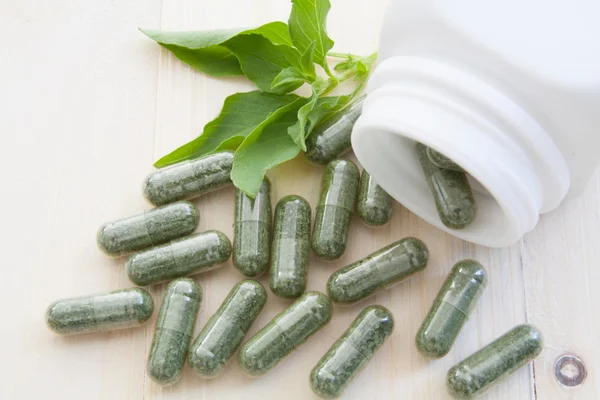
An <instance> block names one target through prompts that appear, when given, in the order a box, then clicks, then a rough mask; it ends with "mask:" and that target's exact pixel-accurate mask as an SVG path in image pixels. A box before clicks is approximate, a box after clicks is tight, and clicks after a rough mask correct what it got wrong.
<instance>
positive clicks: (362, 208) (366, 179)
mask: <svg viewBox="0 0 600 400" xmlns="http://www.w3.org/2000/svg"><path fill="white" fill-rule="evenodd" d="M393 208H394V199H392V196H390V195H389V194H388V193H387V192H386V191H385V190H383V188H382V187H381V186H379V185H378V184H377V183H376V182H375V181H374V180H373V178H372V177H371V175H369V173H368V172H367V171H365V170H364V169H363V171H362V174H361V176H360V187H359V189H358V202H357V204H356V213H357V214H358V217H359V218H360V220H361V221H362V222H364V223H365V225H368V226H382V225H385V224H387V223H388V222H390V219H392V210H393Z"/></svg>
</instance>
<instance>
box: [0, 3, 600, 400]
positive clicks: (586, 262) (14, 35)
mask: <svg viewBox="0 0 600 400" xmlns="http://www.w3.org/2000/svg"><path fill="white" fill-rule="evenodd" d="M332 3H333V9H332V12H331V15H330V23H329V32H330V34H331V36H332V37H333V38H335V39H336V40H337V42H336V47H335V50H336V51H340V52H343V51H350V50H352V52H356V53H370V52H371V51H373V50H374V49H375V48H376V47H377V40H378V31H379V26H380V23H381V19H382V17H383V14H384V11H385V3H386V2H385V1H384V0H373V1H370V2H368V6H366V3H365V2H364V1H360V0H345V1H342V0H334V1H332ZM288 13H289V4H288V2H287V1H283V0H261V1H251V0H220V1H218V2H205V1H192V0H162V1H159V0H145V1H142V0H130V1H128V2H114V1H112V2H104V1H93V2H75V1H69V0H58V1H54V2H51V3H48V4H46V2H41V1H36V0H26V1H20V2H10V3H9V2H8V1H0V32H1V33H3V34H4V37H5V38H6V40H5V43H4V45H5V48H4V54H5V59H4V60H5V61H4V62H3V63H2V64H0V71H1V72H2V74H1V75H0V76H1V77H2V78H0V79H2V82H1V83H2V85H1V87H2V91H1V92H0V93H1V94H0V100H1V105H2V107H1V108H0V132H1V135H2V144H3V146H2V149H3V150H5V151H4V152H3V155H4V163H3V166H4V169H5V172H4V174H3V175H2V181H3V182H4V184H3V185H2V186H1V189H0V190H2V199H3V203H2V205H3V207H2V208H1V210H2V211H0V212H1V216H2V219H1V221H2V222H3V226H2V227H3V229H2V233H1V235H2V240H1V243H2V250H3V251H4V253H5V254H6V256H5V257H4V262H3V263H2V264H3V268H4V282H5V284H4V287H3V291H2V299H3V300H4V301H5V306H4V309H3V311H4V323H3V326H2V330H1V331H0V337H1V338H2V340H3V345H4V346H3V355H4V356H5V357H4V360H5V362H4V363H3V367H1V368H2V369H1V370H2V375H1V376H2V378H3V379H2V384H1V385H0V398H2V399H30V398H61V399H80V398H87V399H125V398H127V399H140V398H143V399H207V400H208V399H216V398H223V399H230V398H231V399H237V398H240V399H248V400H250V399H261V400H266V399H279V398H287V399H310V398H313V397H314V396H313V394H312V392H311V391H310V388H309V385H308V374H309V372H310V370H311V368H312V367H313V366H314V365H315V364H316V362H317V360H318V359H319V358H320V357H321V356H322V355H323V354H324V353H325V351H326V350H327V349H328V348H329V346H330V345H331V344H332V343H333V342H334V341H335V340H336V338H337V337H339V336H340V335H341V333H342V332H343V331H344V330H345V328H346V327H347V326H348V324H349V323H350V322H351V321H352V320H353V319H354V318H355V317H356V315H357V314H358V313H359V312H360V310H361V309H362V308H364V307H365V306H366V305H369V304H382V305H384V306H386V307H388V308H389V309H390V310H391V311H392V313H393V314H394V316H395V320H396V329H395V331H394V333H393V335H392V337H391V339H390V340H389V341H388V342H387V343H386V344H385V345H384V347H383V348H382V349H381V351H380V352H379V353H378V354H377V355H376V356H375V358H374V359H373V360H372V362H371V363H370V364H369V365H368V367H367V368H366V369H365V370H364V371H363V373H362V374H361V375H360V376H359V377H358V378H357V379H356V381H355V382H354V383H353V384H352V386H351V387H350V388H349V389H348V391H347V392H346V393H345V396H344V398H345V399H364V398H369V399H392V398H402V399H432V400H439V399H446V398H448V395H447V394H446V390H445V386H444V382H445V375H446V371H447V370H448V369H449V368H450V367H451V366H452V365H453V364H454V363H456V362H458V361H459V360H461V359H462V358H464V357H466V356H467V355H469V354H470V353H472V352H474V351H475V350H477V349H478V348H480V347H481V346H483V345H484V344H486V343H488V342H489V341H491V340H493V339H494V338H496V337H497V336H499V335H501V334H502V333H504V332H506V331H507V330H509V329H510V328H512V327H513V326H514V325H517V324H519V323H523V322H526V321H529V322H532V323H534V324H536V325H537V326H538V327H539V328H541V329H542V331H543V332H544V333H545V337H546V348H545V350H544V352H543V353H542V355H541V357H540V358H539V359H538V360H537V361H536V362H535V364H534V368H532V367H531V366H529V367H526V368H523V369H521V370H520V371H518V372H517V373H516V374H514V375H513V376H511V377H510V378H509V379H507V380H506V381H504V382H503V383H502V384H500V385H499V386H497V387H495V388H494V389H493V390H491V391H490V392H489V393H487V395H486V397H485V398H486V399H489V400H500V399H502V400H503V399H508V398H510V399H514V400H517V399H529V400H532V399H536V398H537V399H544V400H545V399H551V400H553V399H558V400H562V399H584V400H592V399H597V398H600V387H599V385H600V383H599V381H598V379H597V378H596V377H595V376H594V371H595V363H597V362H598V361H600V345H599V344H598V337H599V334H600V322H599V321H598V318H597V315H596V314H597V313H596V312H594V306H595V305H596V304H599V303H600V294H599V291H597V290H595V287H594V284H596V283H597V282H600V272H599V269H598V268H597V265H598V264H599V262H600V247H599V246H598V241H599V240H600V217H599V210H600V208H599V203H598V189H599V187H598V185H599V183H600V181H598V180H597V181H595V182H594V183H593V184H592V185H590V187H589V188H588V190H587V192H586V193H585V194H584V195H583V196H582V197H581V198H580V199H577V200H575V201H572V202H571V203H569V204H565V205H564V206H562V207H561V208H560V209H559V210H558V211H556V212H554V213H552V214H551V215H548V216H544V217H543V218H542V219H541V221H540V224H539V226H538V227H537V228H536V230H535V231H534V232H532V233H531V234H529V235H527V236H526V237H525V239H524V240H523V241H521V242H520V243H518V244H516V245H514V246H512V247H510V248H506V249H494V250H492V249H487V248H483V247H479V246H475V245H471V244H469V243H466V242H463V241H460V240H458V239H456V238H453V237H451V236H449V235H447V234H444V233H443V232H441V231H439V230H437V229H435V228H434V227H432V226H430V225H428V224H427V223H425V222H423V221H422V220H420V219H419V218H418V217H416V216H415V215H413V214H412V213H410V212H408V211H407V210H406V209H404V208H403V207H402V206H401V205H399V204H396V206H395V210H394V212H395V214H394V217H393V221H392V222H391V224H389V225H387V226H386V227H383V228H378V229H371V228H367V227H365V226H363V225H362V224H361V223H360V222H359V221H358V220H355V221H354V222H353V226H352V232H351V240H350V246H349V250H348V252H347V254H346V255H345V256H344V258H343V259H342V260H340V261H338V262H335V263H324V262H322V261H319V260H317V259H316V258H314V257H313V258H312V259H311V265H310V274H309V288H310V289H315V290H324V288H325V282H326V280H327V278H328V276H329V275H330V274H331V273H332V272H333V271H334V270H335V269H337V268H338V267H341V266H343V265H345V264H347V263H349V262H352V261H354V260H357V259H359V258H361V257H363V256H365V255H367V254H369V253H371V252H373V251H375V250H377V249H379V248H381V247H383V246H384V245H386V244H388V243H390V242H392V241H395V240H398V239H400V238H402V237H405V236H417V237H419V238H421V239H422V240H424V241H425V243H427V244H428V246H429V248H430V251H431V261H430V265H429V266H428V267H427V268H426V269H425V271H424V273H422V274H420V275H418V276H415V277H413V278H412V279H410V280H409V281H407V282H404V283H401V284H400V285H398V286H397V287H394V288H393V289H391V290H388V291H386V292H384V293H381V294H379V295H377V296H376V297H374V298H371V299H369V300H367V301H365V302H363V303H360V304H357V305H355V306H351V307H346V308H336V310H335V316H334V319H333V321H332V323H331V324H329V325H328V326H327V327H326V328H325V329H324V330H323V331H321V332H320V333H318V335H317V336H316V337H315V338H313V340H311V341H310V342H309V343H307V344H306V345H305V346H303V347H301V348H300V349H299V350H298V351H296V352H295V353H294V354H292V355H291V356H290V357H289V358H288V359H287V360H285V361H284V362H283V363H282V364H281V365H280V366H279V367H277V368H276V369H275V370H273V371H272V372H271V373H270V374H269V375H267V376H265V377H264V378H261V379H251V378H248V377H245V376H244V375H243V374H242V373H241V371H240V369H239V368H238V367H237V365H236V363H235V362H232V363H230V364H229V365H228V366H227V368H226V370H225V372H224V374H223V375H222V376H221V377H219V378H217V379H212V380H202V379H200V378H197V377H196V376H194V375H193V374H192V373H191V371H190V370H189V368H188V367H187V366H186V369H185V372H184V377H183V380H182V381H181V382H180V383H179V384H177V385H175V386H173V387H169V388H161V387H159V386H158V385H156V384H154V383H153V382H152V381H150V379H149V378H148V377H147V375H146V373H145V358H146V355H147V352H148V349H149V346H150V342H151V338H152V332H153V326H154V321H155V317H154V318H153V319H152V320H151V322H150V323H149V324H148V325H146V326H145V327H144V328H140V329H132V330H125V331H121V332H115V333H106V334H93V335H86V336H80V337H70V338H61V337H56V336H54V335H53V334H51V333H50V332H49V331H47V330H46V328H45V327H44V323H43V316H44V310H45V308H46V306H47V305H48V304H49V303H50V302H51V301H53V300H55V299H57V298H61V297H70V296H75V295H81V294H87V293H94V292H101V291H106V290H111V289H117V288H124V287H128V286H131V284H130V283H129V281H128V280H127V277H126V275H125V273H124V271H123V263H124V260H123V259H122V258H121V259H108V258H106V257H105V256H104V255H103V254H101V253H100V251H99V250H98V249H97V248H96V246H95V243H94V240H95V232H96V229H97V228H98V227H99V226H100V224H101V223H103V222H105V221H107V220H112V219H116V218H119V217H124V216H127V215H130V214H134V213H138V212H140V211H142V210H144V209H147V208H149V207H150V206H149V205H148V204H147V203H145V202H144V200H143V199H142V196H141V190H140V186H141V182H142V180H143V178H144V177H145V175H146V174H148V173H149V172H151V171H152V168H151V164H152V162H153V161H154V160H156V159H157V158H158V157H160V156H162V155H164V154H165V153H167V152H169V151H171V150H172V149H174V148H175V147H177V146H179V145H180V144H182V143H184V142H186V141H188V140H190V139H192V138H194V137H195V136H197V135H198V134H199V133H200V132H201V130H202V127H203V125H204V124H205V123H206V122H208V121H209V120H211V119H212V118H214V116H215V115H216V114H217V113H218V112H219V109H220V107H221V105H222V103H223V99H224V98H225V97H226V96H228V95H230V94H232V93H234V92H237V91H246V90H251V89H252V88H253V87H252V85H251V84H249V83H248V82H246V81H244V80H243V79H237V78H235V79H231V78H228V79H214V78H210V77H206V76H204V75H202V74H200V73H198V72H196V71H193V70H191V69H190V68H188V67H186V66H185V65H183V64H182V63H180V62H179V61H178V60H177V59H176V58H175V57H173V56H172V55H170V54H169V53H168V52H167V51H164V50H162V49H159V47H158V46H157V45H156V44H154V43H152V42H151V41H150V40H148V39H146V38H145V37H144V36H143V35H142V34H140V33H139V32H138V31H137V29H136V28H137V27H138V26H141V27H146V28H156V27H160V28H163V29H172V30H187V29H211V28H227V27H231V26H252V25H258V24H262V23H265V22H269V21H272V20H286V19H287V15H288ZM351 158H352V159H353V157H351ZM320 173H321V169H320V168H319V167H315V166H311V165H309V164H308V163H306V162H305V161H304V160H303V159H302V157H299V158H298V159H296V160H293V161H291V162H288V163H286V164H284V165H282V166H280V167H278V168H276V169H275V170H273V171H271V172H270V174H269V176H270V178H271V180H272V182H273V204H275V202H276V201H277V200H278V199H279V198H281V197H283V196H285V195H287V194H299V195H302V196H304V197H305V198H306V199H307V200H308V201H309V202H310V203H311V204H312V205H314V204H315V203H316V200H317V196H318V190H319V189H318V186H319V177H320ZM196 204H197V205H198V206H199V208H200V211H201V215H202V221H201V224H200V227H199V230H200V231H202V230H205V229H209V228H210V229H219V230H222V231H223V232H225V233H226V234H227V235H228V236H230V237H231V235H232V233H233V231H232V223H233V189H225V190H221V191H219V192H215V193H212V194H209V195H207V196H205V197H202V198H201V199H199V200H197V201H196ZM464 258H475V259H477V260H479V261H480V262H481V263H482V264H483V265H485V266H486V267H487V270H488V272H489V276H490V284H489V286H488V288H487V289H486V291H485V292H484V295H483V296H482V298H481V301H480V302H479V304H478V306H477V308H476V310H475V312H474V313H473V316H472V318H471V320H470V321H469V322H468V323H467V325H466V326H465V329H464V331H463V333H462V334H461V336H460V337H459V339H458V341H457V343H456V345H455V346H454V348H453V349H452V351H451V352H450V354H449V355H448V356H446V357H445V358H443V359H442V360H438V361H428V360H425V359H424V358H422V357H421V356H420V355H419V354H418V353H417V351H416V349H415V346H414V343H413V342H414V335H415V333H416V331H417V330H418V328H419V325H420V323H421V321H422V319H423V318H424V316H425V314H426V313H427V311H428V309H429V306H430V305H431V303H432V301H433V299H434V297H435V295H436V294H437V291H438V289H439V287H440V286H441V284H442V282H443V281H444V279H445V277H446V275H447V273H448V271H449V270H450V268H451V267H452V265H453V264H454V263H455V262H456V261H458V260H461V259H464ZM239 279H240V275H238V274H237V272H236V271H235V270H234V269H233V267H232V266H231V262H228V263H227V264H226V265H225V266H224V267H223V268H221V269H218V270H214V271H211V272H209V273H207V274H205V275H201V276H198V277H197V278H196V280H197V281H198V282H199V283H200V285H201V286H202V287H203V289H204V294H205V295H204V299H203V302H202V305H201V310H200V316H199V318H198V322H197V324H196V333H197V332H199V330H200V328H201V327H202V326H203V325H204V324H205V323H206V320H207V318H208V317H209V316H210V315H211V314H212V313H213V312H214V311H215V310H216V309H217V308H218V306H219V304H220V303H221V301H222V300H223V299H224V298H225V296H226V294H227V293H228V291H229V290H230V288H231V287H232V286H233V285H234V284H235V283H236V282H237V281H238V280H239ZM260 281H261V282H262V283H264V284H266V283H267V279H266V277H262V278H260ZM163 290H164V285H160V286H157V287H154V288H151V293H152V295H153V296H154V299H155V301H156V303H157V305H158V304H160V298H161V295H162V293H163ZM288 304H289V302H287V301H284V300H281V299H278V298H276V297H275V296H270V298H269V301H268V305H267V306H266V308H265V310H264V311H263V313H262V314H261V316H260V317H259V319H258V320H257V322H256V323H255V324H254V326H253V328H252V330H251V332H250V334H252V333H254V332H256V331H257V330H258V329H259V328H260V327H262V326H264V325H265V324H266V323H267V322H268V321H269V320H270V319H271V318H272V317H273V316H274V315H275V314H277V313H278V312H279V311H281V310H283V309H284V308H285V307H286V306H287V305H288ZM563 353H574V354H577V355H579V356H580V357H582V358H583V360H584V361H585V362H586V363H587V364H588V367H589V375H588V379H587V381H586V382H585V384H584V385H582V386H581V387H580V388H579V389H575V390H566V389H564V388H562V387H560V386H559V385H558V384H557V383H556V380H555V379H554V375H553V363H554V361H555V359H556V357H557V356H558V355H560V354H563ZM6 361H8V362H6Z"/></svg>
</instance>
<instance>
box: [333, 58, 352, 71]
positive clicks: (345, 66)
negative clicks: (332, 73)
mask: <svg viewBox="0 0 600 400" xmlns="http://www.w3.org/2000/svg"><path fill="white" fill-rule="evenodd" d="M355 67H356V60H355V59H354V58H353V57H352V56H348V59H347V60H346V61H342V62H339V63H337V64H336V65H335V67H333V69H334V70H336V71H348V70H350V69H352V68H355Z"/></svg>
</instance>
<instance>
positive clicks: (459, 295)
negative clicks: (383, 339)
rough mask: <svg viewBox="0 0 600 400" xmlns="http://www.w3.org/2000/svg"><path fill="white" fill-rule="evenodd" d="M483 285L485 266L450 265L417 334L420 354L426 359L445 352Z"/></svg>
mask: <svg viewBox="0 0 600 400" xmlns="http://www.w3.org/2000/svg"><path fill="white" fill-rule="evenodd" d="M486 285H487V276H486V273H485V269H483V267H482V266H481V264H479V263H478V262H477V261H474V260H463V261H459V262H458V263H456V264H455V265H454V267H453V268H452V271H451V272H450V275H449V276H448V278H447V279H446V282H444V285H443V286H442V288H441V289H440V292H439V294H438V295H437V297H436V299H435V301H434V302H433V306H432V307H431V310H430V311H429V314H427V316H426V317H425V321H423V324H422V325H421V329H419V332H418V333H417V338H416V344H417V349H418V350H419V351H420V352H421V354H423V355H424V356H425V357H430V358H440V357H443V356H445V355H446V354H448V352H449V351H450V348H451V347H452V345H453V344H454V341H455V340H456V338H457V337H458V334H459V333H460V330H461V329H462V327H463V325H464V324H465V322H467V320H468V319H469V315H470V314H471V312H472V311H473V308H474V307H475V304H476V303H477V299H479V297H480V296H481V293H482V292H483V290H484V289H485V287H486Z"/></svg>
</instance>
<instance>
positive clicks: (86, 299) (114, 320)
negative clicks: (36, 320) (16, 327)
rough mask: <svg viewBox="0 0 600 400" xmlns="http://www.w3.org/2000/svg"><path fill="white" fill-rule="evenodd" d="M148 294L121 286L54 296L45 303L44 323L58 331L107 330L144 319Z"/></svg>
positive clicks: (150, 307)
mask: <svg viewBox="0 0 600 400" xmlns="http://www.w3.org/2000/svg"><path fill="white" fill-rule="evenodd" d="M153 311H154V302H153V301H152V297H151V296H150V295H149V294H148V292H146V291H145V290H143V289H138V288H134V289H124V290H116V291H114V292H108V293H100V294H95V295H91V296H82V297H74V298H70V299H62V300H58V301H56V302H54V303H52V304H51V305H50V307H48V311H47V312H46V323H47V324H48V327H49V328H50V329H51V330H52V331H54V332H55V333H58V334H59V335H73V334H76V333H90V332H108V331H113V330H116V329H124V328H131V327H134V326H139V325H142V324H143V323H144V322H146V321H148V319H150V317H151V316H152V312H153Z"/></svg>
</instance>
